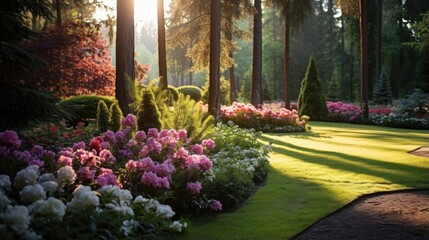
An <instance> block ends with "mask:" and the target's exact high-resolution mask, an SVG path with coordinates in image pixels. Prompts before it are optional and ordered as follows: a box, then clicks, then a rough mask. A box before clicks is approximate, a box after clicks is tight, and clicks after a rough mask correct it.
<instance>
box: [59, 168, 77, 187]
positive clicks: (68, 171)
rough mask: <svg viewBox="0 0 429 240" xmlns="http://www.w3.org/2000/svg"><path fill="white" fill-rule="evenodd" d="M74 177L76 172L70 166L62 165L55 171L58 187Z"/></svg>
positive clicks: (69, 181) (70, 181)
mask: <svg viewBox="0 0 429 240" xmlns="http://www.w3.org/2000/svg"><path fill="white" fill-rule="evenodd" d="M75 179H76V173H75V171H74V170H73V168H72V167H70V166H64V167H62V168H60V169H59V170H58V171H57V182H58V185H59V186H60V187H64V185H65V184H68V183H73V182H74V180H75Z"/></svg>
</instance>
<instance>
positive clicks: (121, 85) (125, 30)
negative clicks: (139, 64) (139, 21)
mask: <svg viewBox="0 0 429 240" xmlns="http://www.w3.org/2000/svg"><path fill="white" fill-rule="evenodd" d="M134 77H135V72H134V0H120V1H117V32H116V90H115V95H116V99H117V100H118V103H119V106H120V108H121V110H122V112H123V114H128V113H130V108H129V104H130V103H131V102H132V101H133V99H132V97H131V95H130V87H131V86H133V85H131V84H133V83H134Z"/></svg>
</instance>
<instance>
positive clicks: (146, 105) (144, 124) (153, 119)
mask: <svg viewBox="0 0 429 240" xmlns="http://www.w3.org/2000/svg"><path fill="white" fill-rule="evenodd" d="M141 104H142V106H141V110H140V111H139V112H138V113H137V128H138V130H139V131H145V132H147V131H148V130H149V129H150V128H157V129H158V130H160V129H161V128H162V122H161V114H160V112H159V110H158V107H157V106H156V103H155V98H154V96H153V93H152V91H151V90H148V89H146V90H144V92H143V99H142V103H141Z"/></svg>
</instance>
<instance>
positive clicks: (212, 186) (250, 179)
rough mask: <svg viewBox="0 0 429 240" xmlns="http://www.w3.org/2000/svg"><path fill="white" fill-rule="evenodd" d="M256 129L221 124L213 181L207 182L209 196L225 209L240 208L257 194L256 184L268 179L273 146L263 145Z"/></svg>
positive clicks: (214, 136)
mask: <svg viewBox="0 0 429 240" xmlns="http://www.w3.org/2000/svg"><path fill="white" fill-rule="evenodd" d="M257 136H258V135H257V134H256V133H255V131H254V130H252V129H241V128H239V127H238V126H237V125H235V124H234V123H232V122H228V123H227V124H223V123H219V124H218V125H217V126H216V129H215V134H214V135H213V138H212V139H213V140H214V141H215V142H216V147H215V148H214V151H213V152H212V154H211V157H210V158H211V160H212V161H213V175H214V178H213V179H207V180H206V181H205V182H204V186H205V192H206V193H207V195H208V196H209V197H212V198H216V199H219V200H221V201H222V203H224V207H225V208H233V207H236V206H238V205H239V204H240V203H242V202H243V200H245V199H246V198H247V197H248V196H249V194H250V193H251V192H252V191H253V188H254V183H261V182H263V181H264V180H265V178H266V175H267V167H268V153H269V151H270V146H269V145H263V144H262V143H261V142H259V141H258V139H257Z"/></svg>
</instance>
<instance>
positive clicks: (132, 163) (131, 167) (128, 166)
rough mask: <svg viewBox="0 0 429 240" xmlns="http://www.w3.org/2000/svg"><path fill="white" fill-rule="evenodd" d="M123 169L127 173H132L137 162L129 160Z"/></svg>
mask: <svg viewBox="0 0 429 240" xmlns="http://www.w3.org/2000/svg"><path fill="white" fill-rule="evenodd" d="M125 168H126V169H127V170H128V171H133V170H134V169H137V161H134V160H129V161H128V162H127V163H126V164H125Z"/></svg>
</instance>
